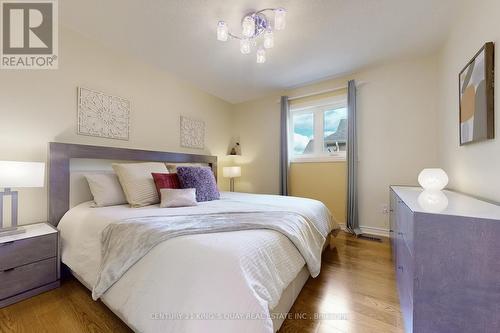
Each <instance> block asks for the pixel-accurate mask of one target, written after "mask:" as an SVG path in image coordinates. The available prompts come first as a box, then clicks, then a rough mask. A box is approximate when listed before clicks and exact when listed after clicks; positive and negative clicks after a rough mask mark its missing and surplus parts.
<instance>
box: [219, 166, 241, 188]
mask: <svg viewBox="0 0 500 333" xmlns="http://www.w3.org/2000/svg"><path fill="white" fill-rule="evenodd" d="M222 174H223V176H224V177H225V178H230V184H231V185H230V191H231V192H234V178H237V177H241V167H239V166H230V167H224V168H223V169H222Z"/></svg>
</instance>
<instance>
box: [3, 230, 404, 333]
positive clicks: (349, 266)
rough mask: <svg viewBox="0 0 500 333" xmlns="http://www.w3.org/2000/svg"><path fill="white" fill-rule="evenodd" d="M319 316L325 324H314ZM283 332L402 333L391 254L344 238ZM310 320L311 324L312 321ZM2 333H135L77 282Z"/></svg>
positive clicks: (22, 307) (6, 312)
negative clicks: (315, 315)
mask: <svg viewBox="0 0 500 333" xmlns="http://www.w3.org/2000/svg"><path fill="white" fill-rule="evenodd" d="M315 313H317V314H319V315H321V316H323V318H321V319H319V320H314V314H315ZM291 316H292V317H293V316H295V317H296V318H298V319H294V320H289V319H287V320H286V321H285V322H284V323H283V326H282V327H281V329H280V332H281V333H288V332H314V333H320V332H321V333H322V332H332V333H337V332H348V333H351V332H356V333H357V332H384V333H386V332H387V333H390V332H403V329H402V321H401V317H400V312H399V302H398V298H397V291H396V282H395V276H394V273H393V268H392V262H391V254H390V248H389V244H388V242H387V240H384V241H383V242H382V243H378V242H373V241H368V240H363V239H355V238H353V237H352V236H350V235H347V234H345V233H340V234H339V236H338V238H337V248H336V249H335V250H333V251H330V250H327V251H325V253H324V255H323V267H322V270H321V274H320V276H319V277H318V278H316V279H311V278H310V279H309V281H308V282H307V283H306V285H305V286H304V289H303V290H302V292H301V293H300V295H299V297H298V298H297V300H296V302H295V304H294V306H293V307H292V310H291ZM310 317H311V318H310ZM0 332H1V333H4V332H16V333H17V332H20V333H21V332H37V333H38V332H50V333H54V332H75V333H78V332H113V333H116V332H131V330H130V329H129V328H128V327H127V326H126V325H125V324H124V323H123V322H122V321H121V320H120V319H119V318H118V317H116V316H115V315H114V314H113V313H112V312H111V311H110V310H108V308H107V307H106V306H105V305H104V304H102V303H101V302H94V301H92V299H91V297H90V292H89V291H88V290H87V289H86V288H85V287H84V286H82V285H81V284H80V283H79V282H78V281H76V280H75V279H70V280H67V281H64V282H63V283H62V286H61V288H58V289H56V290H53V291H50V292H47V293H44V294H42V295H39V296H36V297H33V298H31V299H28V300H25V301H23V302H20V303H17V304H14V305H11V306H9V307H6V308H3V309H0Z"/></svg>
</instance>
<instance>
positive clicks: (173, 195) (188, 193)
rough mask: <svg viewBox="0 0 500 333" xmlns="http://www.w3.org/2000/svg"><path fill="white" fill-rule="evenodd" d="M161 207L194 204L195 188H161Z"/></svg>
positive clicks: (195, 203)
mask: <svg viewBox="0 0 500 333" xmlns="http://www.w3.org/2000/svg"><path fill="white" fill-rule="evenodd" d="M160 193H161V203H160V207H161V208H169V207H187V206H196V205H197V204H198V203H197V202H196V189H195V188H180V189H177V188H162V189H161V190H160Z"/></svg>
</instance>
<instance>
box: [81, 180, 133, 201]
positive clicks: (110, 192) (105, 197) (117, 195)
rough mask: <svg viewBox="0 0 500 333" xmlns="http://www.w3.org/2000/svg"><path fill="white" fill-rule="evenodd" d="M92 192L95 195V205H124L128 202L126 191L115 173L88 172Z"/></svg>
mask: <svg viewBox="0 0 500 333" xmlns="http://www.w3.org/2000/svg"><path fill="white" fill-rule="evenodd" d="M85 178H86V179H87V182H88V183H89V187H90V192H91V193H92V196H93V197H94V204H93V205H92V206H93V207H106V206H115V205H123V204H126V203H127V199H126V198H125V193H123V189H122V186H121V185H120V181H119V180H118V177H117V176H116V175H115V174H114V173H109V172H108V173H94V174H86V175H85Z"/></svg>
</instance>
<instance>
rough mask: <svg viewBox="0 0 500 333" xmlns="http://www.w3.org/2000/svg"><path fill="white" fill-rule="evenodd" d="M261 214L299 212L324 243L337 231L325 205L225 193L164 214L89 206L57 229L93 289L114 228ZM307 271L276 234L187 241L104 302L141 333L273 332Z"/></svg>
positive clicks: (144, 263)
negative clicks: (146, 221)
mask: <svg viewBox="0 0 500 333" xmlns="http://www.w3.org/2000/svg"><path fill="white" fill-rule="evenodd" d="M255 208H258V209H259V210H262V211H266V210H269V211H276V210H277V209H279V210H285V211H293V212H297V213H300V214H302V215H304V216H306V217H308V218H309V219H310V220H311V221H313V222H314V224H315V225H316V227H317V229H318V231H320V233H321V234H322V235H323V236H325V237H326V236H327V235H328V233H329V232H330V231H331V230H332V229H333V228H334V223H333V222H332V220H331V217H330V214H329V212H328V209H327V208H326V207H325V206H324V205H323V204H322V203H320V202H319V201H315V200H309V199H303V198H294V197H280V196H271V195H252V194H243V193H222V195H221V200H217V201H210V202H205V203H200V205H199V206H196V207H186V208H164V209H162V208H159V207H158V206H148V207H143V208H129V207H128V206H112V207H104V208H90V203H83V204H81V205H79V206H77V207H75V208H72V209H71V210H70V211H69V212H68V213H67V214H66V215H65V216H64V217H63V219H62V220H61V222H60V223H59V225H58V228H59V230H60V231H61V239H62V261H63V263H65V264H66V265H67V266H69V267H70V269H71V270H72V271H73V273H74V274H75V275H76V276H77V277H78V278H79V279H80V280H81V281H82V282H83V283H84V284H85V285H86V286H87V287H88V288H89V289H90V288H92V286H93V285H94V282H95V280H96V277H97V272H98V269H99V265H100V258H101V243H100V235H101V232H102V230H103V229H104V228H105V227H106V226H107V225H108V224H109V223H111V222H114V221H118V220H122V219H127V218H133V217H142V216H156V215H157V216H159V215H163V216H164V215H168V214H172V215H179V214H192V213H193V212H194V211H195V212H196V213H206V214H209V213H219V212H235V211H245V210H249V211H250V210H252V211H255ZM304 264H305V261H304V259H303V258H302V256H301V255H300V253H299V251H298V250H297V248H296V247H295V246H294V245H293V244H292V243H291V241H290V240H289V239H288V238H286V237H285V236H284V235H282V234H281V233H279V232H276V231H271V230H248V231H236V232H223V233H212V234H199V235H189V236H181V237H177V238H174V239H170V240H168V241H165V242H163V243H161V244H159V245H158V246H156V247H155V248H153V249H152V250H151V251H150V252H149V253H148V254H147V255H146V256H144V257H143V258H142V259H141V260H140V261H139V262H137V263H136V264H135V265H134V266H132V267H131V268H130V269H129V270H128V271H127V272H126V273H125V274H124V275H123V276H122V278H121V279H120V280H119V281H118V282H116V283H115V284H114V285H113V286H112V287H111V288H110V289H109V290H108V291H107V292H106V293H105V294H104V295H103V296H102V298H101V299H102V300H103V301H104V302H105V303H106V304H107V305H108V306H109V307H110V308H111V309H112V310H113V312H115V313H116V314H117V315H118V316H120V317H121V318H122V319H123V320H124V321H125V322H126V323H127V324H128V325H129V326H130V327H131V328H132V329H134V330H135V331H138V332H220V333H223V332H273V323H272V320H271V318H270V316H269V313H270V311H269V310H270V309H273V308H274V307H275V306H276V305H277V304H278V302H279V299H280V297H281V294H282V292H283V290H284V289H285V288H286V287H287V286H288V284H289V283H290V282H291V281H292V280H293V279H294V278H295V277H296V276H297V274H298V273H299V271H300V270H301V269H302V267H303V266H304ZM250 273H251V274H250Z"/></svg>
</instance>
